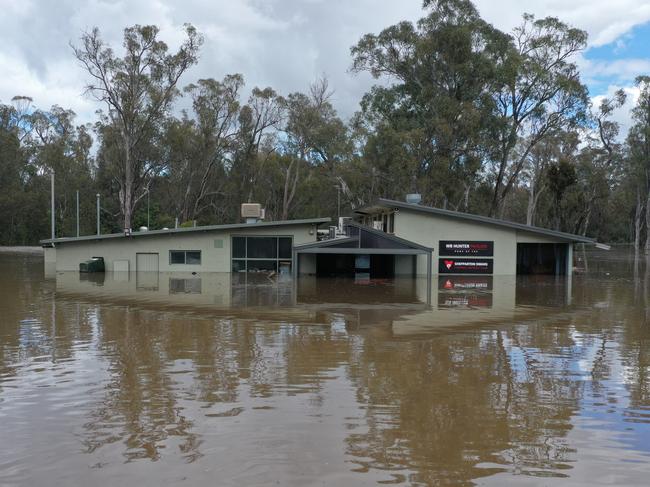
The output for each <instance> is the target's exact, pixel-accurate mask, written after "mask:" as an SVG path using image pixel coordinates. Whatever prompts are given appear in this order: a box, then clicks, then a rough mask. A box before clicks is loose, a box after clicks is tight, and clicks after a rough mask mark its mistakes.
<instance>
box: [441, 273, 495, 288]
mask: <svg viewBox="0 0 650 487" xmlns="http://www.w3.org/2000/svg"><path fill="white" fill-rule="evenodd" d="M492 285H493V283H492V276H476V277H475V276H444V277H439V278H438V291H467V290H479V291H491V290H492Z"/></svg>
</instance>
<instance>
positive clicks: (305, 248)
mask: <svg viewBox="0 0 650 487" xmlns="http://www.w3.org/2000/svg"><path fill="white" fill-rule="evenodd" d="M347 225H348V226H351V227H354V228H357V229H359V232H367V233H369V234H371V235H374V236H376V237H377V238H380V239H382V240H384V241H388V242H394V243H395V244H398V245H404V246H407V247H409V248H408V249H399V248H390V247H385V248H365V247H361V238H360V236H350V237H342V238H331V239H327V240H321V241H319V242H311V243H306V244H302V245H296V246H294V248H293V250H294V252H297V253H324V254H325V253H341V254H354V253H367V254H425V253H431V252H432V251H433V249H432V248H429V247H426V246H424V245H420V244H418V243H415V242H411V241H410V240H406V239H403V238H400V237H396V236H395V235H391V234H389V233H385V232H382V231H380V230H375V229H374V228H369V227H366V226H364V225H360V224H358V223H354V222H349V223H348V224H347ZM350 242H358V243H359V247H358V248H353V247H333V246H335V245H338V244H342V243H350Z"/></svg>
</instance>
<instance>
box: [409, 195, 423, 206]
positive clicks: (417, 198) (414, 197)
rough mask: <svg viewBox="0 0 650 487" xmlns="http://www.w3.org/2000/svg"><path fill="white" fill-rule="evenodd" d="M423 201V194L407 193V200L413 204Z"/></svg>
mask: <svg viewBox="0 0 650 487" xmlns="http://www.w3.org/2000/svg"><path fill="white" fill-rule="evenodd" d="M420 201H422V195H421V194H420V193H409V194H407V195H406V202H407V203H409V204H411V205H419V204H420Z"/></svg>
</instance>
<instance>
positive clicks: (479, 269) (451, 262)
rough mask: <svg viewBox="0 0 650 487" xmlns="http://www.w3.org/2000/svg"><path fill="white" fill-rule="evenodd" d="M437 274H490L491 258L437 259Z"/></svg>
mask: <svg viewBox="0 0 650 487" xmlns="http://www.w3.org/2000/svg"><path fill="white" fill-rule="evenodd" d="M438 273H439V274H492V259H463V258H460V259H452V258H444V259H438Z"/></svg>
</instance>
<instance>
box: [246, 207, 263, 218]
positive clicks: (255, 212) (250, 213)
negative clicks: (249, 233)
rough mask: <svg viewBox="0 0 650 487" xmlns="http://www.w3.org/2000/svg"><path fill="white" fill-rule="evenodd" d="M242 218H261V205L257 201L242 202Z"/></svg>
mask: <svg viewBox="0 0 650 487" xmlns="http://www.w3.org/2000/svg"><path fill="white" fill-rule="evenodd" d="M241 217H242V218H261V217H262V205H260V204H259V203H242V205H241Z"/></svg>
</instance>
